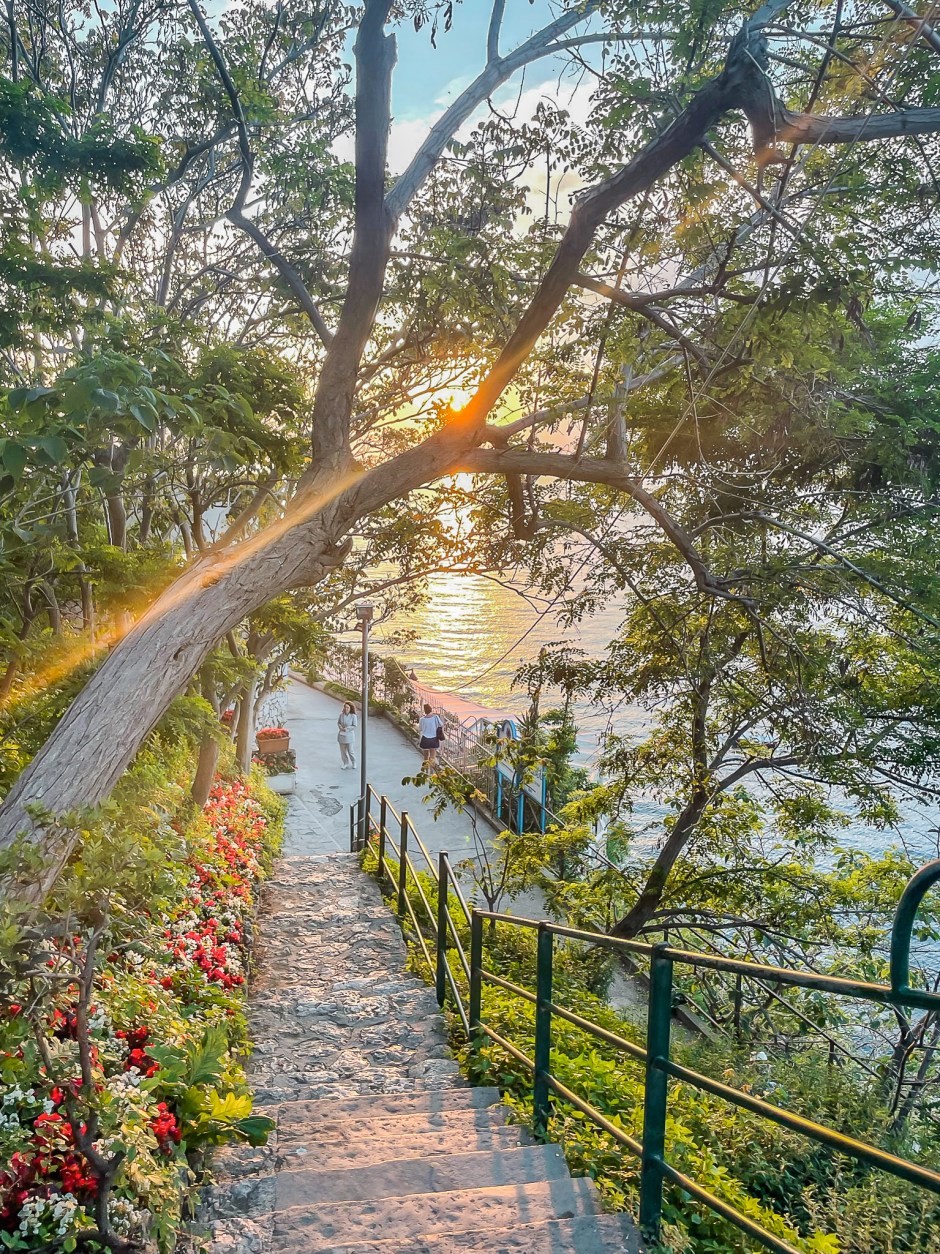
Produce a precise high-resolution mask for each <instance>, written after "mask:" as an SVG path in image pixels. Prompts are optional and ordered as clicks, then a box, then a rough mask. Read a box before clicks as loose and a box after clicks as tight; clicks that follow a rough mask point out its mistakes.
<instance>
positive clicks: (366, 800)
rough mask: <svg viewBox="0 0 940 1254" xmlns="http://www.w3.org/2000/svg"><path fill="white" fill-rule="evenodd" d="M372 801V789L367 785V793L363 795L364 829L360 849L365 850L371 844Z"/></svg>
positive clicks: (361, 833)
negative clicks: (370, 819) (370, 818)
mask: <svg viewBox="0 0 940 1254" xmlns="http://www.w3.org/2000/svg"><path fill="white" fill-rule="evenodd" d="M371 801H372V789H371V788H370V787H369V785H368V784H366V787H365V792H364V793H363V794H362V827H361V828H360V830H359V848H360V849H365V847H366V846H367V845H368V843H369V817H370V814H369V812H370V809H371V805H370V803H371Z"/></svg>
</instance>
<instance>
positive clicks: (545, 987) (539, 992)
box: [532, 923, 555, 1137]
mask: <svg viewBox="0 0 940 1254" xmlns="http://www.w3.org/2000/svg"><path fill="white" fill-rule="evenodd" d="M554 944H555V937H554V936H553V935H552V933H551V932H550V931H549V930H548V928H547V927H546V926H545V924H544V923H540V924H539V935H538V948H537V951H536V954H537V957H536V969H535V1086H534V1089H533V1093H532V1108H533V1123H534V1126H535V1132H536V1135H537V1136H542V1137H544V1136H547V1134H548V1120H549V1117H550V1116H551V1113H552V1105H551V1097H550V1089H549V1087H548V1076H549V1072H550V1071H551V1066H552V956H553V950H554Z"/></svg>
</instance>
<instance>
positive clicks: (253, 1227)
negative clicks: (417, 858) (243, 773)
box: [205, 854, 639, 1254]
mask: <svg viewBox="0 0 940 1254" xmlns="http://www.w3.org/2000/svg"><path fill="white" fill-rule="evenodd" d="M249 1018H250V1030H251V1035H252V1040H253V1041H254V1053H253V1055H252V1058H251V1062H250V1066H249V1077H250V1080H251V1082H252V1085H253V1087H254V1089H255V1094H256V1102H257V1107H258V1109H259V1110H263V1111H265V1112H266V1113H269V1114H270V1115H272V1117H273V1118H275V1119H276V1121H277V1130H276V1132H275V1133H274V1134H272V1136H271V1139H270V1142H269V1144H268V1145H267V1146H265V1147H263V1148H261V1149H252V1148H251V1147H247V1146H246V1147H238V1148H234V1149H228V1150H225V1151H223V1152H221V1153H220V1154H218V1155H217V1157H216V1160H215V1172H214V1175H215V1184H214V1185H213V1187H212V1188H211V1189H209V1190H208V1191H207V1196H206V1201H205V1219H206V1221H207V1223H208V1224H209V1232H210V1233H211V1240H210V1250H211V1254H308V1251H309V1252H310V1254H313V1252H317V1254H325V1252H327V1251H329V1252H330V1254H369V1252H371V1254H406V1252H407V1254H448V1252H450V1251H453V1254H458V1252H461V1251H478V1250H480V1251H482V1250H488V1251H493V1252H497V1254H498V1252H499V1251H506V1252H507V1254H508V1252H510V1251H512V1252H515V1251H525V1252H532V1254H535V1252H536V1251H538V1252H539V1254H543V1252H544V1254H614V1251H616V1252H617V1254H631V1252H633V1254H635V1252H636V1251H637V1250H638V1248H639V1247H638V1245H637V1244H636V1237H635V1235H634V1232H633V1229H632V1226H631V1225H630V1224H629V1222H628V1221H627V1220H625V1219H624V1217H622V1216H613V1215H601V1214H600V1213H599V1210H600V1207H599V1204H598V1201H597V1195H596V1191H595V1189H594V1186H593V1184H592V1183H591V1182H590V1181H587V1180H572V1179H571V1178H570V1176H569V1174H568V1170H567V1167H566V1165H565V1162H564V1158H563V1156H562V1154H561V1151H560V1150H559V1149H558V1147H557V1146H553V1145H535V1144H532V1143H531V1140H530V1139H529V1138H528V1136H527V1134H526V1133H525V1132H524V1131H523V1130H522V1129H520V1128H517V1127H512V1126H509V1125H508V1124H507V1123H506V1121H505V1118H506V1116H505V1110H504V1109H503V1108H502V1107H500V1106H499V1105H498V1102H499V1095H498V1093H497V1092H496V1091H495V1090H494V1089H482V1088H476V1089H474V1088H470V1087H468V1086H467V1085H466V1084H465V1083H464V1081H462V1079H461V1078H460V1075H459V1072H458V1069H457V1065H456V1063H455V1062H453V1061H452V1059H451V1058H450V1057H449V1055H448V1050H447V1046H446V1040H445V1029H444V1023H443V1020H442V1018H441V1016H440V1014H439V1012H438V1009H437V1004H436V1002H435V999H434V995H433V993H432V992H431V990H430V989H428V987H427V986H426V985H425V984H424V983H423V982H422V981H420V980H418V979H416V978H414V977H413V976H411V975H409V974H407V973H406V971H405V946H404V941H403V939H402V935H401V931H400V929H399V927H398V924H397V922H396V921H395V919H394V917H393V916H392V915H391V913H390V912H389V911H388V909H387V907H386V906H385V905H384V904H383V903H382V901H381V898H380V896H379V892H378V888H377V886H376V884H375V883H374V881H373V880H372V879H371V878H369V877H368V876H366V875H365V874H364V873H363V872H362V871H360V869H359V867H358V864H357V860H356V859H355V857H353V856H350V855H344V854H335V855H327V856H324V857H316V858H285V859H283V860H282V861H281V862H280V863H279V864H278V867H277V869H276V872H275V875H274V877H273V878H272V880H270V881H269V883H268V884H267V885H266V887H265V891H264V897H263V900H262V905H261V913H260V929H259V937H258V941H257V949H256V970H255V975H254V978H253V980H252V988H251V1000H250V1015H249Z"/></svg>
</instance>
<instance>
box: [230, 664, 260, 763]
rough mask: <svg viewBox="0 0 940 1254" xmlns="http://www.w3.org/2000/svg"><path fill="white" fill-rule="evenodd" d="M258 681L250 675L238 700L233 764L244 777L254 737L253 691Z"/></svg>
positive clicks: (249, 761)
mask: <svg viewBox="0 0 940 1254" xmlns="http://www.w3.org/2000/svg"><path fill="white" fill-rule="evenodd" d="M257 687H258V681H257V679H256V678H255V677H254V675H252V677H251V678H250V679H246V680H245V682H244V684H243V685H242V690H241V693H240V694H239V698H238V716H237V719H238V721H237V724H236V731H235V764H236V765H237V767H238V769H239V770H240V771H242V772H244V773H245V774H246V775H247V773H248V772H249V771H250V770H251V746H252V741H253V740H254V735H255V691H256V689H257Z"/></svg>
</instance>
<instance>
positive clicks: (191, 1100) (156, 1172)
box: [0, 779, 278, 1251]
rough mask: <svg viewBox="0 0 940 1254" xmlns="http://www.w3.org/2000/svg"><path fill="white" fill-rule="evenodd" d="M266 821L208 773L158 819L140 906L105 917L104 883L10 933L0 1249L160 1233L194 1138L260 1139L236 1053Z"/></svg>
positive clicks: (2, 1064) (2, 1000) (202, 1142)
mask: <svg viewBox="0 0 940 1254" xmlns="http://www.w3.org/2000/svg"><path fill="white" fill-rule="evenodd" d="M277 829H278V823H277V821H273V822H272V819H271V812H270V811H269V812H266V811H265V809H264V808H263V807H262V805H261V803H260V802H259V800H258V798H257V796H256V795H255V793H254V792H253V789H252V786H251V785H250V784H248V783H246V782H244V781H242V780H239V779H235V780H224V781H222V780H220V781H217V782H216V784H215V785H214V787H213V789H212V791H211V794H210V797H209V801H208V803H207V804H206V806H205V808H204V810H203V811H202V813H201V814H199V815H197V816H195V817H193V818H191V819H189V820H188V822H186V823H182V824H181V823H176V824H168V825H167V830H166V837H167V842H166V844H167V848H168V849H169V850H172V853H171V854H170V855H168V862H170V864H171V865H169V867H168V873H167V876H166V877H165V878H164V880H163V881H162V883H161V886H160V888H159V890H155V898H154V900H153V901H152V902H151V903H150V904H149V906H145V907H144V908H143V909H139V908H138V910H137V911H135V913H134V915H133V917H128V914H129V912H127V911H125V912H124V915H123V916H122V914H121V911H120V898H119V897H112V898H111V899H109V904H110V910H111V913H109V914H108V915H102V916H101V917H92V918H91V919H90V920H86V921H85V923H84V926H77V925H75V923H74V921H73V920H69V923H70V926H69V927H67V928H63V927H61V926H60V927H58V928H56V927H54V926H49V927H47V928H46V930H45V932H44V933H37V934H34V935H33V936H32V937H31V936H30V934H29V933H28V931H27V932H22V933H21V934H20V936H19V939H18V941H17V942H16V943H13V944H12V945H11V952H12V953H14V954H22V953H23V952H24V938H25V940H27V941H30V940H31V941H32V943H31V945H30V946H29V954H28V961H23V960H20V959H17V961H18V962H19V967H16V963H15V962H11V964H10V965H11V969H15V971H18V978H12V979H9V978H8V979H5V981H4V984H3V989H2V993H0V1248H5V1249H9V1250H30V1249H36V1250H38V1249H50V1248H53V1249H62V1250H63V1251H69V1250H73V1249H76V1248H78V1247H79V1246H81V1248H83V1249H91V1250H99V1249H102V1250H103V1249H105V1248H110V1249H113V1250H121V1249H127V1250H130V1249H134V1248H139V1243H140V1242H141V1241H143V1240H146V1241H149V1242H153V1243H155V1244H156V1245H157V1246H158V1247H159V1248H162V1249H169V1248H171V1246H172V1244H173V1240H174V1233H175V1231H176V1229H177V1228H178V1225H179V1222H180V1214H181V1207H182V1201H183V1196H184V1194H185V1192H186V1189H187V1188H188V1187H189V1186H191V1185H192V1184H193V1183H194V1181H195V1175H194V1172H193V1165H194V1163H195V1162H196V1160H197V1158H198V1155H199V1153H200V1151H202V1150H203V1149H204V1148H205V1147H206V1146H208V1145H211V1144H218V1143H221V1142H224V1141H226V1140H231V1139H236V1138H241V1139H247V1140H250V1141H252V1142H254V1143H259V1142H261V1141H262V1140H263V1139H264V1137H265V1135H266V1133H267V1131H268V1128H269V1126H270V1124H269V1121H268V1120H266V1119H264V1118H262V1117H259V1116H253V1115H252V1114H251V1098H250V1096H249V1094H248V1091H247V1087H246V1085H245V1082H244V1075H243V1072H242V1069H241V1063H240V1059H241V1056H242V1053H243V1051H244V1049H245V1045H246V1039H245V1024H244V988H245V964H246V960H247V942H248V937H249V935H250V921H251V914H252V910H253V907H254V894H255V890H256V886H257V884H258V882H259V880H260V879H261V878H262V877H263V875H264V871H265V867H266V865H267V863H268V862H269V861H270V858H271V855H272V850H273V846H274V844H275V842H276V836H277ZM167 884H169V885H170V886H171V887H170V890H169V891H167V887H166V886H167ZM7 942H8V944H9V943H10V939H9V938H7Z"/></svg>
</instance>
